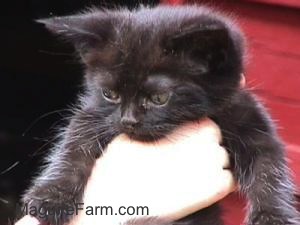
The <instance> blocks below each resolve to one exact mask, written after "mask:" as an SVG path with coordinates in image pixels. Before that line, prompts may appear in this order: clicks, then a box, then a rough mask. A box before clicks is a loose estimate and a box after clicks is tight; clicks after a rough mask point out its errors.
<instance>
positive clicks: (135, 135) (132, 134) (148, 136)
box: [122, 129, 165, 142]
mask: <svg viewBox="0 0 300 225" xmlns="http://www.w3.org/2000/svg"><path fill="white" fill-rule="evenodd" d="M122 133H124V134H126V135H127V136H128V137H129V138H130V139H132V140H136V141H142V142H152V141H157V140H158V139H161V138H163V137H164V136H165V135H163V134H159V133H152V132H150V131H141V130H136V129H134V130H123V132H122Z"/></svg>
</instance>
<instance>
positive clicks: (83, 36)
mask: <svg viewBox="0 0 300 225" xmlns="http://www.w3.org/2000/svg"><path fill="white" fill-rule="evenodd" d="M36 22H38V23H41V24H44V25H45V26H46V28H47V29H48V30H49V31H51V32H52V33H54V34H56V35H59V36H61V37H62V38H64V39H66V40H67V41H70V42H71V43H72V44H73V45H74V46H75V48H76V49H77V50H78V51H79V52H80V53H83V52H84V51H87V50H88V49H89V48H92V47H95V46H100V47H101V46H103V45H105V44H106V43H107V41H108V39H109V38H110V36H111V32H112V30H113V29H112V25H111V22H110V20H109V19H108V18H105V16H101V13H97V14H95V13H89V14H82V15H74V16H63V17H52V18H48V19H39V20H37V21H36Z"/></svg>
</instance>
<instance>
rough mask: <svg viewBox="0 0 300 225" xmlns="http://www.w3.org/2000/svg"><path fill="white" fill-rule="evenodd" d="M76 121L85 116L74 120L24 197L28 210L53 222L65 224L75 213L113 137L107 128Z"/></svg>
mask: <svg viewBox="0 0 300 225" xmlns="http://www.w3.org/2000/svg"><path fill="white" fill-rule="evenodd" d="M77 121H86V120H84V118H83V119H80V118H79V119H78V118H77V119H73V121H71V124H70V126H69V127H68V128H67V130H66V132H65V134H64V138H63V140H62V141H61V143H60V144H59V145H57V146H56V149H55V150H54V151H53V153H52V155H50V156H48V157H47V161H48V164H47V165H46V167H45V169H44V170H43V171H42V173H41V174H40V175H39V176H38V177H37V178H36V179H35V180H34V182H33V185H32V186H31V188H30V189H29V190H28V191H27V192H26V193H25V195H24V197H23V203H24V206H25V207H26V209H27V213H29V214H33V216H36V217H37V218H38V219H40V220H44V221H47V222H49V223H50V224H51V225H62V224H65V223H66V222H67V221H69V220H70V219H71V217H72V216H74V215H76V213H77V212H78V210H77V209H78V207H79V205H78V204H77V203H81V202H82V197H83V192H84V188H85V186H86V183H87V181H88V178H89V176H90V174H91V171H92V168H93V166H94V163H95V160H96V158H97V157H99V156H100V154H101V152H102V151H103V149H104V148H105V145H106V143H108V142H109V141H110V140H112V138H113V137H114V136H113V134H112V133H109V129H108V128H106V129H107V132H104V131H101V130H99V129H97V126H95V125H93V126H92V127H91V126H88V124H87V123H86V122H84V123H83V124H80V122H77ZM99 134H105V135H102V136H99ZM101 140H102V141H101ZM103 140H105V142H104V141H103Z"/></svg>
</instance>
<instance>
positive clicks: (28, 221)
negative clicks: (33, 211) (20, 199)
mask: <svg viewBox="0 0 300 225" xmlns="http://www.w3.org/2000/svg"><path fill="white" fill-rule="evenodd" d="M15 225H41V224H40V222H39V221H38V219H36V218H34V217H32V216H24V217H23V218H22V219H20V220H19V221H18V222H16V223H15Z"/></svg>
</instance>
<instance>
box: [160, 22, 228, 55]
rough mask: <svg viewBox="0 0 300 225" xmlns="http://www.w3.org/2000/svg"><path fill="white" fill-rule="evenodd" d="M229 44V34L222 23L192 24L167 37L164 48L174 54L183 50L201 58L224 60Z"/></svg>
mask: <svg viewBox="0 0 300 225" xmlns="http://www.w3.org/2000/svg"><path fill="white" fill-rule="evenodd" d="M231 44H232V40H231V38H230V34H229V32H228V30H227V29H226V28H225V27H224V26H223V25H218V24H213V25H205V26H199V25H194V26H188V27H184V28H182V29H181V30H180V32H178V33H177V34H174V35H172V36H171V37H168V38H167V41H166V42H165V48H166V50H167V51H169V52H170V51H171V52H172V53H175V54H177V53H180V52H184V53H192V54H193V56H195V57H200V58H201V59H207V60H209V59H210V60H212V58H213V59H214V60H216V59H218V60H225V58H226V52H227V50H228V49H229V47H230V46H232V45H231Z"/></svg>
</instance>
